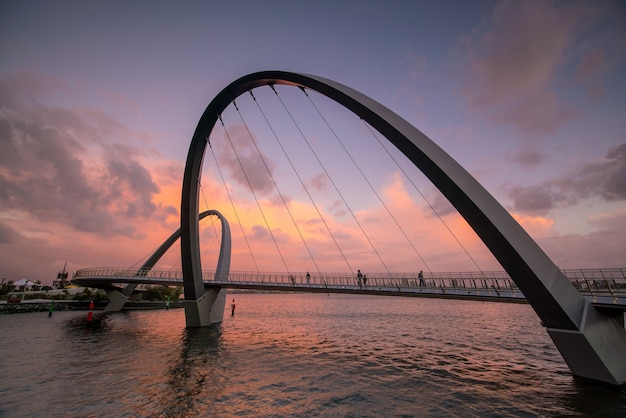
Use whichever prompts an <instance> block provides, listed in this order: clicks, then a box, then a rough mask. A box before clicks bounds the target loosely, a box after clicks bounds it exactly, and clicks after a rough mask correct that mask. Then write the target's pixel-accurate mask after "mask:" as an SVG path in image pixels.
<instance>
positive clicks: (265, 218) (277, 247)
mask: <svg viewBox="0 0 626 418" xmlns="http://www.w3.org/2000/svg"><path fill="white" fill-rule="evenodd" d="M232 104H233V106H234V107H235V109H237V113H239V116H240V117H241V113H240V112H239V108H238V107H237V103H236V102H235V101H234V100H233V101H232ZM242 122H243V124H244V126H245V128H246V130H247V131H248V135H250V139H251V140H252V141H253V142H254V139H253V138H252V133H251V132H250V130H249V129H248V126H247V125H246V123H245V121H244V120H243V118H242ZM223 126H224V132H226V137H227V138H228V142H229V143H230V146H231V148H232V150H233V152H234V153H235V157H237V162H238V163H239V167H240V168H241V171H242V172H243V175H244V177H245V178H246V182H247V183H248V187H250V192H252V195H253V196H254V200H255V202H256V204H257V207H258V208H259V211H260V212H261V217H263V221H264V222H265V227H266V228H267V231H268V232H269V234H270V236H271V237H272V241H273V242H274V246H275V247H276V251H278V255H279V256H280V259H281V261H282V263H283V267H285V271H287V272H289V267H287V263H286V262H285V258H284V257H283V254H282V252H281V251H280V247H279V246H278V242H277V241H276V238H275V237H274V233H273V232H272V229H271V228H270V226H269V222H268V221H267V217H266V216H265V213H264V212H263V208H262V207H261V204H260V203H259V199H258V198H257V195H256V192H255V191H254V188H253V187H252V183H251V182H250V178H249V177H248V174H247V173H246V170H245V169H244V168H243V164H242V162H241V159H240V158H239V154H237V151H236V150H235V146H234V145H233V141H232V139H231V136H230V135H229V134H228V130H227V129H226V126H225V125H223Z"/></svg>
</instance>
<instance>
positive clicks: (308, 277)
mask: <svg viewBox="0 0 626 418" xmlns="http://www.w3.org/2000/svg"><path fill="white" fill-rule="evenodd" d="M306 284H311V275H310V274H309V272H308V271H307V272H306Z"/></svg>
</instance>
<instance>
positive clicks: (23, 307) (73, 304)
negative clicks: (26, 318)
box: [0, 299, 183, 315]
mask: <svg viewBox="0 0 626 418" xmlns="http://www.w3.org/2000/svg"><path fill="white" fill-rule="evenodd" d="M51 302H52V299H31V300H24V301H22V302H20V303H7V302H6V301H1V302H0V315H11V314H18V313H30V312H48V309H49V308H50V303H51ZM89 302H90V301H88V300H54V310H55V311H88V310H89ZM93 303H94V308H93V310H94V311H101V310H104V308H105V307H106V306H107V305H108V303H109V301H108V300H96V301H94V302H93ZM169 307H170V309H177V308H182V307H183V303H182V302H170V306H169ZM166 308H167V307H166V302H164V301H131V302H127V303H126V305H125V306H124V309H122V310H124V311H127V310H140V309H166Z"/></svg>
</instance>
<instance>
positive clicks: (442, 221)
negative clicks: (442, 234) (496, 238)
mask: <svg viewBox="0 0 626 418" xmlns="http://www.w3.org/2000/svg"><path fill="white" fill-rule="evenodd" d="M361 121H362V122H363V124H364V125H365V126H366V128H367V129H368V131H369V132H370V133H371V134H372V136H373V137H374V138H375V139H376V141H378V143H379V144H380V146H381V147H382V148H383V149H384V150H385V152H386V153H387V155H389V157H391V159H392V160H393V162H394V163H395V164H396V166H397V167H398V168H399V169H400V171H401V172H402V174H404V176H405V177H406V179H407V180H408V181H409V183H411V185H413V188H414V189H415V190H416V191H417V193H419V195H420V196H421V197H422V199H424V201H425V202H426V204H427V205H428V207H429V208H430V210H432V211H433V213H434V214H435V215H436V216H437V218H438V219H439V221H441V223H442V224H443V226H444V227H445V228H446V229H447V230H448V232H449V233H450V235H452V237H453V238H454V240H455V241H456V242H457V244H459V246H460V247H461V248H462V249H463V251H464V252H465V254H466V255H467V257H468V258H469V259H470V260H471V262H472V263H473V264H474V266H476V268H477V269H478V271H480V273H481V275H483V276H484V275H485V273H484V272H483V269H481V268H480V266H479V265H478V263H477V262H476V260H475V259H474V257H472V255H471V254H470V253H469V251H468V250H467V249H466V248H465V246H464V245H463V244H462V243H461V241H460V240H459V238H458V237H457V236H456V234H455V233H454V232H453V231H452V229H451V228H450V227H449V226H448V224H447V223H446V221H445V220H444V219H443V217H442V216H441V215H439V212H437V210H436V209H435V207H434V206H433V205H432V204H431V203H430V201H429V200H428V199H427V198H426V196H425V195H424V194H423V193H422V191H421V190H420V189H419V187H417V185H416V184H415V182H413V180H412V179H411V177H410V176H409V175H408V174H407V172H406V171H405V170H404V168H402V166H401V165H400V163H399V162H398V160H396V158H395V157H394V156H393V155H392V154H391V153H390V152H389V150H388V149H387V147H385V146H384V145H383V143H382V141H381V140H380V138H379V137H378V135H376V132H375V131H373V130H372V127H371V125H370V124H369V123H367V122H365V121H364V120H363V119H361ZM424 264H426V263H424ZM428 271H429V272H431V271H430V269H428ZM431 273H432V272H431Z"/></svg>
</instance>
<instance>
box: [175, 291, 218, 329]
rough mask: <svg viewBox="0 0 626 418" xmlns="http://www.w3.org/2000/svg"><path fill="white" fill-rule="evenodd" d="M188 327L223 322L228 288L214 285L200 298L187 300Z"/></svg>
mask: <svg viewBox="0 0 626 418" xmlns="http://www.w3.org/2000/svg"><path fill="white" fill-rule="evenodd" d="M184 307H185V321H186V324H187V327H191V328H194V327H206V326H208V325H211V324H216V323H218V322H222V320H223V319H224V308H225V307H226V288H222V287H219V286H212V287H210V288H207V289H206V291H205V292H204V294H203V295H202V296H200V298H198V300H185V302H184Z"/></svg>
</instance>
